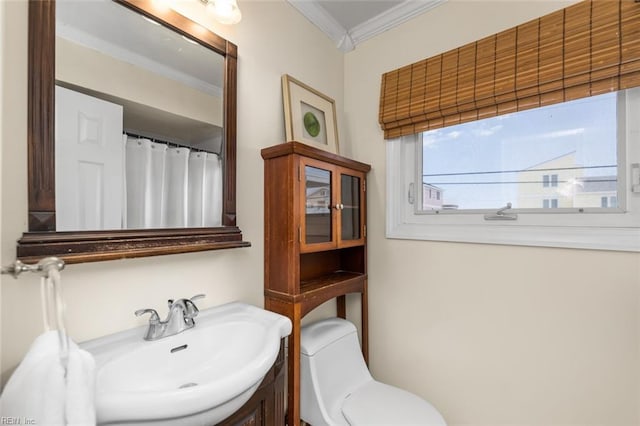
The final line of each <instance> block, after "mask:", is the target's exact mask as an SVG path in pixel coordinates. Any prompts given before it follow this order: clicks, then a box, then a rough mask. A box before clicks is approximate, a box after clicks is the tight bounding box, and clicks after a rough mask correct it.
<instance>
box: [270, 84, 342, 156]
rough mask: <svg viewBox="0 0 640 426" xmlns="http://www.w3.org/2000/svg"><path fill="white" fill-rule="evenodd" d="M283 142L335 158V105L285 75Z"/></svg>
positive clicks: (336, 145)
mask: <svg viewBox="0 0 640 426" xmlns="http://www.w3.org/2000/svg"><path fill="white" fill-rule="evenodd" d="M282 97H283V100H284V121H285V133H286V138H287V141H298V142H302V143H305V144H307V145H311V146H314V147H316V148H320V149H323V150H325V151H329V152H332V153H334V154H339V144H338V126H337V120H336V103H335V101H334V100H333V99H331V98H330V97H328V96H326V95H324V94H322V93H320V92H318V91H317V90H315V89H314V88H312V87H309V86H308V85H306V84H304V83H302V82H301V81H299V80H296V79H295V78H293V77H291V76H290V75H288V74H284V75H283V76H282Z"/></svg>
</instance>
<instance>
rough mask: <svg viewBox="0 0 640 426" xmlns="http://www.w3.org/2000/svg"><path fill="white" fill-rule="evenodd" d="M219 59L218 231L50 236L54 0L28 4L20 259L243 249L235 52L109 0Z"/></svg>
mask: <svg viewBox="0 0 640 426" xmlns="http://www.w3.org/2000/svg"><path fill="white" fill-rule="evenodd" d="M113 1H115V2H116V3H119V4H121V5H123V6H125V7H128V8H130V9H132V10H134V11H136V12H138V13H141V14H143V15H145V16H147V17H149V18H151V19H153V20H155V21H157V22H159V23H161V24H162V25H164V26H166V27H168V28H170V29H172V30H173V31H176V32H178V33H179V34H182V35H184V36H185V37H188V38H190V39H193V40H195V41H197V42H198V43H200V44H202V45H204V46H205V47H207V48H209V49H211V50H213V51H215V52H216V53H218V54H220V55H223V56H224V66H225V76H224V98H223V110H224V117H223V123H224V129H223V150H222V152H223V206H222V226H221V227H216V228H170V229H169V228H167V229H149V230H147V229H145V230H142V229H140V230H137V229H126V230H108V231H77V232H56V203H55V136H54V135H55V129H54V123H55V37H56V34H55V33H56V31H55V26H56V13H55V10H56V4H55V0H29V53H28V55H29V69H28V85H29V86H28V138H27V143H28V186H29V205H28V209H29V216H28V227H29V228H28V229H29V231H28V232H25V233H24V234H23V235H22V238H21V239H20V240H18V245H17V251H18V258H19V259H21V260H23V261H26V262H33V261H37V260H39V259H41V258H42V257H45V256H57V257H60V258H61V259H63V260H64V261H65V262H66V263H80V262H92V261H101V260H111V259H122V258H132V257H143V256H153V255H162V254H174V253H187V252H194V251H204V250H216V249H226V248H234V247H248V246H250V245H251V243H249V242H247V241H243V240H242V232H241V231H240V229H239V228H238V227H237V226H236V107H237V60H238V59H237V58H238V49H237V46H236V45H234V44H233V43H231V42H229V41H227V40H225V39H224V38H222V37H220V36H218V35H217V34H215V33H213V32H211V31H210V30H208V29H206V28H204V27H203V26H201V25H200V24H197V23H195V22H193V21H191V20H190V19H188V18H186V17H184V16H182V15H180V14H178V13H177V12H175V11H173V10H171V9H169V8H166V9H164V8H163V9H159V8H158V6H157V5H156V4H155V3H154V1H153V0H113Z"/></svg>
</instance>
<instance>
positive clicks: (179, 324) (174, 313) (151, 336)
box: [135, 294, 205, 340]
mask: <svg viewBox="0 0 640 426" xmlns="http://www.w3.org/2000/svg"><path fill="white" fill-rule="evenodd" d="M203 297H205V295H204V294H196V295H195V296H193V297H192V298H191V299H178V300H173V299H169V300H168V301H167V303H168V305H169V314H168V315H167V319H166V320H164V321H161V320H160V316H159V315H158V312H157V311H156V310H155V309H139V310H137V311H136V312H135V314H136V316H140V315H144V314H151V316H150V317H149V328H148V329H147V334H145V336H144V340H158V339H162V338H163V337H168V336H173V335H174V334H178V333H182V332H183V331H185V330H188V329H190V328H193V327H194V326H195V325H196V322H195V321H194V318H195V317H196V316H198V312H199V310H198V307H197V306H196V304H195V303H193V301H194V300H198V299H202V298H203Z"/></svg>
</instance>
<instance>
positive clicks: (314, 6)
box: [287, 0, 347, 45]
mask: <svg viewBox="0 0 640 426" xmlns="http://www.w3.org/2000/svg"><path fill="white" fill-rule="evenodd" d="M287 2H288V3H289V4H290V5H291V6H293V7H294V8H296V9H297V10H298V12H300V13H302V15H304V17H305V18H307V19H308V20H309V21H310V22H311V23H312V24H314V25H315V26H316V27H318V28H319V29H320V31H322V32H323V33H325V34H326V35H327V36H329V38H330V39H331V40H333V42H334V43H335V44H336V45H338V44H339V43H340V42H341V41H342V39H343V38H344V36H345V35H347V30H346V29H345V28H344V27H343V26H342V25H340V24H339V23H338V21H336V20H335V19H334V18H333V16H331V15H330V14H329V12H327V11H326V10H325V9H324V8H323V7H322V6H320V5H319V4H318V3H317V2H315V1H309V0H287Z"/></svg>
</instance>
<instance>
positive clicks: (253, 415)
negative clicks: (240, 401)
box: [219, 340, 285, 426]
mask: <svg viewBox="0 0 640 426" xmlns="http://www.w3.org/2000/svg"><path fill="white" fill-rule="evenodd" d="M283 342H284V340H283ZM284 361H285V352H284V343H281V344H280V352H279V353H278V358H277V359H276V362H275V363H274V364H273V367H271V369H270V370H269V372H268V373H267V374H266V375H265V377H264V379H262V383H260V386H259V387H258V389H257V390H256V391H255V393H254V394H253V395H252V396H251V399H249V400H248V401H247V402H246V403H245V404H244V405H243V406H242V407H241V408H240V409H239V410H238V411H236V412H235V413H234V414H232V415H231V417H228V418H227V419H225V420H224V421H223V422H222V423H219V426H283V425H284V424H285V420H284V389H285V387H284V386H285V383H284V371H285V370H284Z"/></svg>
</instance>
